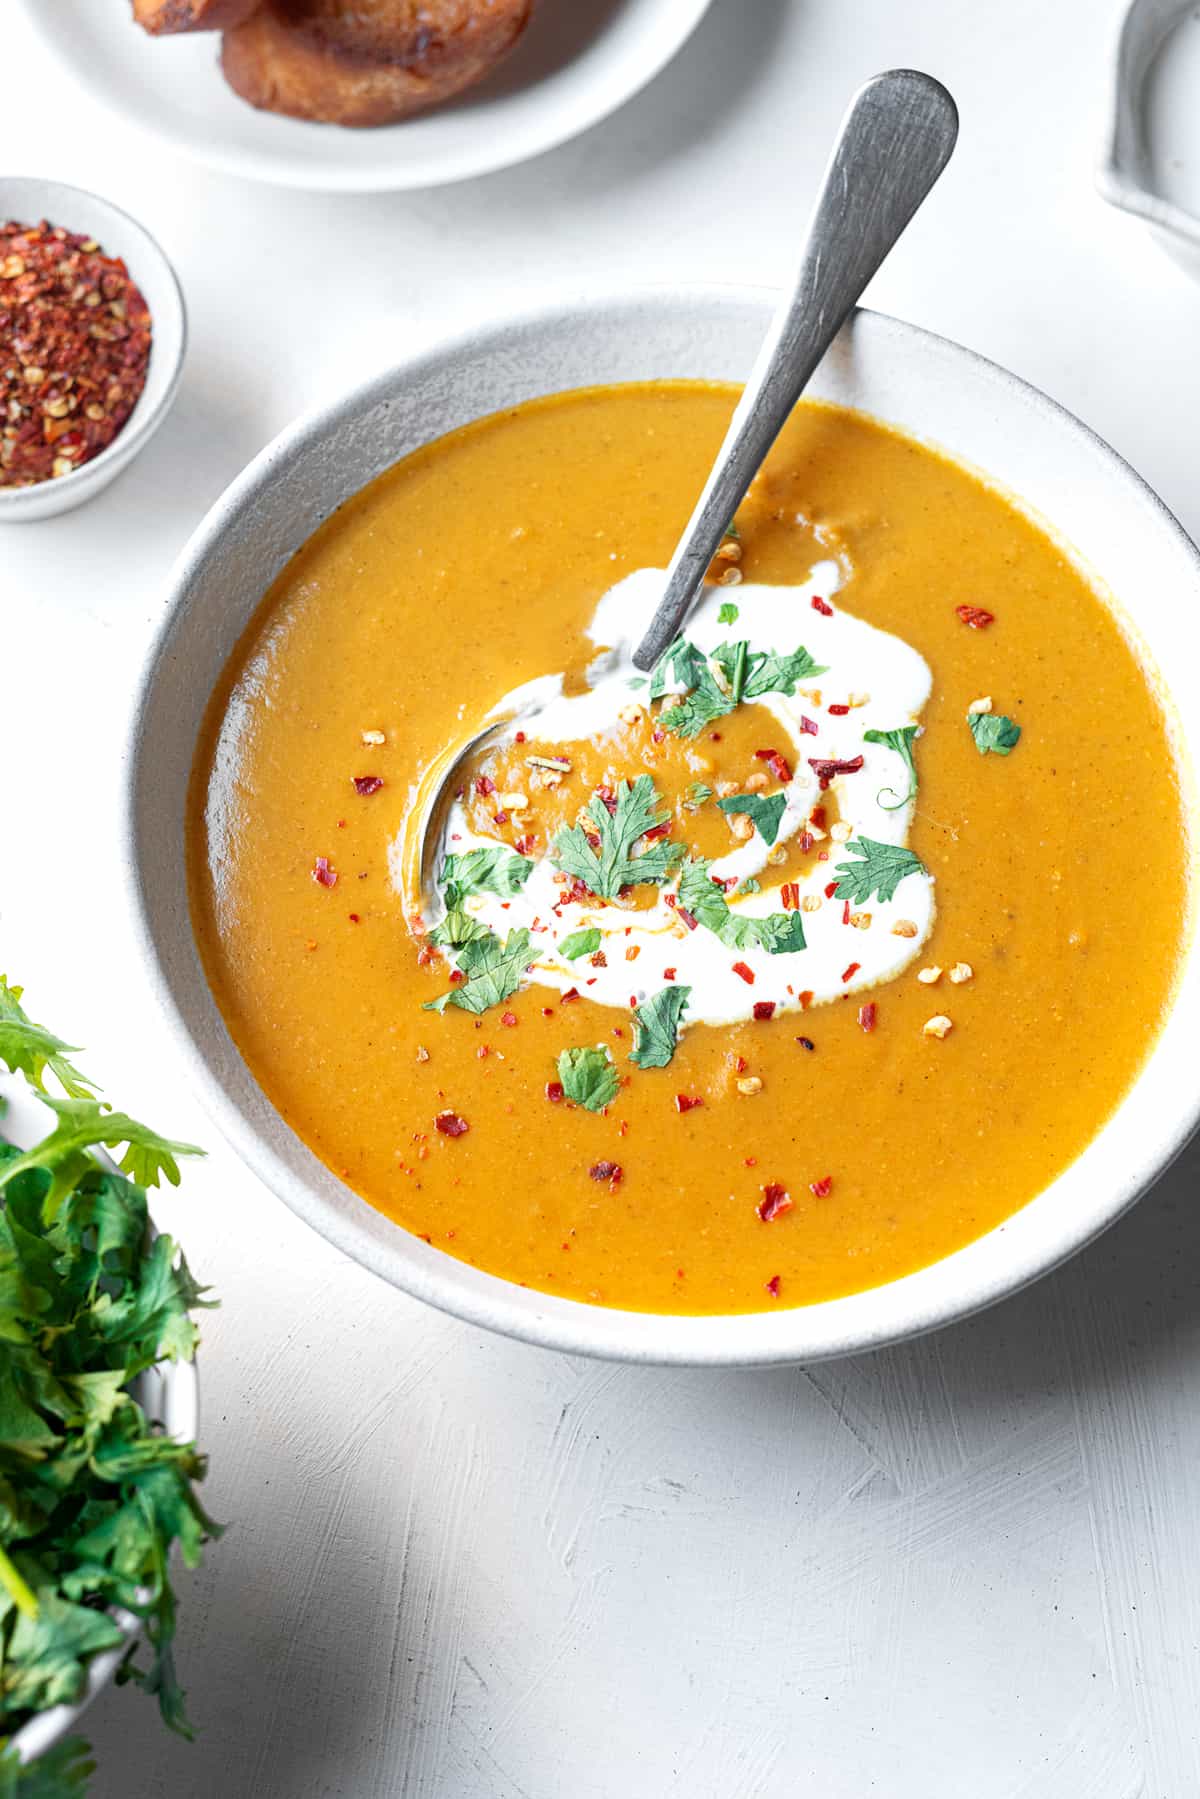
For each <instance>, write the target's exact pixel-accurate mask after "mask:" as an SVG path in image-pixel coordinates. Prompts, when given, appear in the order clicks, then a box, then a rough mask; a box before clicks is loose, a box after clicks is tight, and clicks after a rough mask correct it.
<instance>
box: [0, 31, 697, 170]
mask: <svg viewBox="0 0 1200 1799" xmlns="http://www.w3.org/2000/svg"><path fill="white" fill-rule="evenodd" d="M24 4H25V9H26V12H27V13H28V15H29V18H30V20H31V22H32V24H33V26H34V29H35V30H36V31H37V32H38V33H39V34H40V36H41V37H42V39H43V41H44V42H45V43H46V44H47V45H48V46H49V48H50V49H51V50H52V51H53V53H54V54H55V55H56V56H57V57H58V58H59V60H60V61H61V62H62V63H63V64H64V65H65V66H66V67H67V68H68V69H69V70H70V72H71V73H72V74H73V75H74V77H75V79H76V80H77V81H78V82H79V83H80V84H81V85H82V86H83V87H85V88H87V89H88V90H89V92H91V93H92V94H93V95H94V96H95V98H96V99H98V100H100V101H101V102H102V103H103V104H104V105H106V106H108V107H109V108H110V109H111V110H112V111H114V112H116V113H118V114H119V115H120V116H121V117H122V118H123V119H125V120H126V121H129V122H133V121H136V122H137V123H138V124H139V125H141V126H143V127H144V128H145V129H146V130H147V131H149V132H152V133H153V134H154V135H155V136H156V137H159V138H162V139H163V140H164V141H165V142H166V143H168V144H170V145H171V146H172V147H173V148H174V149H176V150H179V151H182V152H183V153H184V154H185V155H187V156H193V157H195V158H196V160H197V161H198V162H204V163H209V164H210V165H211V166H212V167H214V168H218V169H224V170H225V171H226V172H227V173H229V174H233V175H247V176H251V177H254V178H256V179H257V180H259V181H271V182H274V183H276V184H277V185H279V186H281V187H301V188H325V189H330V190H334V191H338V192H343V193H366V192H368V191H375V192H378V191H388V190H395V189H399V188H420V187H438V186H440V185H442V183H444V182H447V181H463V180H466V179H467V178H468V177H470V176H472V175H484V174H487V173H488V172H489V171H490V170H493V169H502V168H507V167H508V166H509V165H510V164H512V163H515V162H522V161H524V160H525V158H526V157H529V156H537V155H539V154H540V153H541V152H542V151H543V150H549V149H552V148H553V146H554V145H555V144H561V143H562V142H563V141H564V140H565V139H566V138H569V137H574V136H576V135H577V134H578V133H579V132H581V131H586V130H587V128H588V126H589V125H594V124H596V122H597V121H598V120H599V119H603V118H606V117H607V116H608V114H609V113H610V112H613V111H615V109H616V108H617V107H618V106H620V105H622V104H623V102H624V101H626V100H628V99H629V98H630V96H631V95H632V94H635V93H637V91H638V89H639V88H641V87H644V86H645V84H646V83H647V82H648V81H650V80H652V79H653V77H654V76H655V75H657V74H658V72H659V70H660V69H662V68H663V67H664V66H665V65H666V64H667V63H668V62H669V61H670V60H671V58H672V57H673V56H674V55H675V52H676V51H677V50H678V49H679V48H680V46H681V45H682V44H683V43H684V42H685V41H686V39H687V38H688V37H690V35H691V33H692V32H693V31H694V30H695V28H696V26H697V25H698V24H699V22H700V19H701V18H702V16H703V15H704V13H705V12H707V10H708V8H709V5H710V4H711V0H538V6H537V11H536V13H535V15H534V19H533V22H532V24H531V25H530V26H529V29H528V31H527V32H526V33H525V36H524V38H523V39H522V41H521V43H520V44H519V45H518V47H517V49H516V50H515V51H514V52H513V54H512V56H511V57H510V58H509V59H508V61H507V62H505V63H504V64H503V65H502V66H501V68H499V69H498V70H497V72H496V74H495V75H494V76H493V77H492V78H491V79H490V80H489V81H486V82H484V83H483V84H482V85H481V86H480V87H478V88H474V89H472V90H471V91H470V92H468V93H466V94H464V95H463V96H462V97H461V99H458V100H453V101H450V102H449V103H448V104H447V105H446V106H444V107H441V108H439V109H438V110H437V111H435V112H431V113H429V114H428V115H427V116H425V117H421V118H415V119H409V120H407V121H406V122H405V123H403V124H400V125H385V126H381V127H379V128H377V129H375V130H368V131H359V130H355V131H350V130H346V129H343V128H341V127H339V126H336V125H309V124H304V123H302V122H301V121H299V120H296V119H283V118H278V117H276V116H275V115H274V114H272V113H264V112H256V111H255V110H254V108H253V107H252V106H248V105H247V104H246V103H245V101H244V100H239V99H238V97H237V95H236V94H234V93H233V92H232V91H231V90H230V88H229V87H227V86H226V83H225V80H224V78H223V76H222V74H221V71H220V69H219V67H218V65H217V56H218V52H219V48H220V38H219V35H218V34H217V33H215V32H211V31H206V32H196V33H193V34H191V35H190V36H180V37H176V38H161V39H157V40H155V39H153V38H150V37H148V36H147V35H146V34H145V33H144V32H143V31H140V30H139V29H138V28H137V26H136V25H134V23H133V21H132V19H131V17H130V10H129V0H24Z"/></svg>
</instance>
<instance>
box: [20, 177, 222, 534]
mask: <svg viewBox="0 0 1200 1799" xmlns="http://www.w3.org/2000/svg"><path fill="white" fill-rule="evenodd" d="M186 346H187V314H186V311H185V308H184V303H183V295H182V293H181V291H180V287H179V282H178V281H177V279H176V277H175V271H174V269H173V268H172V267H171V264H170V263H169V262H168V260H167V258H166V256H165V255H164V253H163V251H162V250H161V249H160V248H159V246H158V244H157V243H155V241H154V239H153V238H152V237H151V236H150V234H149V232H148V231H146V230H144V229H143V227H142V226H141V225H139V224H138V223H137V222H136V220H134V219H131V218H130V217H129V215H128V214H127V213H124V212H122V211H121V210H120V208H119V207H116V206H112V205H110V204H109V202H108V201H107V200H102V199H100V198H99V197H98V196H97V195H96V194H90V193H87V192H86V191H85V190H84V189H83V188H78V187H69V186H67V185H66V184H65V183H63V182H58V181H41V180H38V179H35V178H33V177H21V176H12V177H0V525H4V524H17V523H25V522H26V521H28V520H32V519H39V518H50V517H52V516H53V515H54V514H56V513H61V512H69V511H71V510H72V509H73V508H74V507H76V506H81V505H83V504H84V502H85V501H87V500H90V499H94V498H95V496H96V495H97V494H98V493H100V492H101V491H102V490H103V489H104V488H106V487H107V486H108V485H109V483H110V482H111V481H113V480H115V479H116V477H117V476H118V475H119V474H120V473H121V471H122V470H123V469H125V468H127V467H128V466H129V464H130V463H131V462H132V461H133V459H134V457H135V456H136V455H137V454H138V451H139V450H141V449H143V448H144V447H145V445H146V444H147V443H149V441H150V439H151V437H152V436H153V435H154V433H155V431H157V429H158V427H159V426H160V425H161V424H162V422H163V419H164V418H165V417H166V415H167V412H168V411H169V410H170V407H171V403H172V401H173V400H174V398H175V393H176V390H177V388H178V386H179V378H180V375H181V373H182V370H183V358H184V352H185V349H186Z"/></svg>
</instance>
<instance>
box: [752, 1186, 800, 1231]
mask: <svg viewBox="0 0 1200 1799" xmlns="http://www.w3.org/2000/svg"><path fill="white" fill-rule="evenodd" d="M791 1209H792V1197H791V1194H790V1193H789V1192H788V1190H787V1188H786V1187H784V1186H781V1185H780V1183H779V1182H778V1181H769V1182H768V1183H767V1185H766V1186H765V1187H764V1188H763V1190H762V1198H761V1199H760V1200H759V1202H758V1207H757V1211H758V1215H759V1217H760V1218H761V1219H762V1221H763V1223H764V1224H770V1222H771V1220H772V1219H773V1218H781V1217H782V1216H783V1214H784V1213H785V1212H790V1211H791Z"/></svg>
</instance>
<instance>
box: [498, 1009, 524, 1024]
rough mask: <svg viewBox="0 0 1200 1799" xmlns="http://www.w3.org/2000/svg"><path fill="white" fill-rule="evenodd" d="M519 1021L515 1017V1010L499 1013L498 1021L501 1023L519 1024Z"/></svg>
mask: <svg viewBox="0 0 1200 1799" xmlns="http://www.w3.org/2000/svg"><path fill="white" fill-rule="evenodd" d="M520 1022H521V1021H520V1019H519V1018H518V1017H517V1015H516V1013H515V1012H501V1014H500V1023H501V1024H507V1025H509V1026H511V1025H514V1024H520Z"/></svg>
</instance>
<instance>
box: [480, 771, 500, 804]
mask: <svg viewBox="0 0 1200 1799" xmlns="http://www.w3.org/2000/svg"><path fill="white" fill-rule="evenodd" d="M475 791H476V793H477V794H478V795H479V797H480V799H484V800H485V799H486V798H487V796H488V794H489V793H495V791H496V783H495V782H494V781H493V780H492V779H491V778H490V776H488V775H476V776H475Z"/></svg>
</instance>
